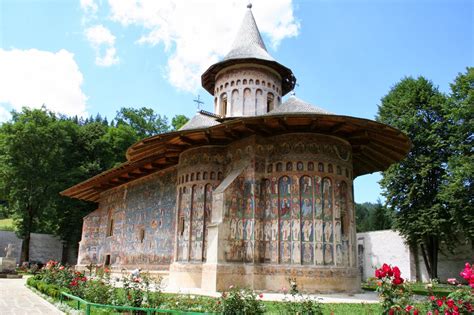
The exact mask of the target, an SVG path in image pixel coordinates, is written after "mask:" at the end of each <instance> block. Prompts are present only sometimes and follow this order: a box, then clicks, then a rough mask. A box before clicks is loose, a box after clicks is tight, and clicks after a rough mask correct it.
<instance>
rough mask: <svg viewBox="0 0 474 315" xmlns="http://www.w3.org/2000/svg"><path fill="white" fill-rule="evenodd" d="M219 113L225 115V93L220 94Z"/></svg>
mask: <svg viewBox="0 0 474 315" xmlns="http://www.w3.org/2000/svg"><path fill="white" fill-rule="evenodd" d="M221 115H222V116H226V115H227V94H226V93H223V94H222V95H221Z"/></svg>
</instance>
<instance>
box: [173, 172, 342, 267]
mask: <svg viewBox="0 0 474 315" xmlns="http://www.w3.org/2000/svg"><path fill="white" fill-rule="evenodd" d="M275 181H277V183H278V184H277V185H274V183H275ZM251 185H252V184H250V183H245V182H241V183H239V184H238V185H236V187H235V189H234V191H233V194H232V196H231V202H230V205H229V206H230V207H235V208H236V209H235V210H233V211H230V212H228V214H229V220H228V222H229V229H230V231H229V232H230V233H229V239H228V242H227V247H228V248H227V249H226V258H227V259H228V260H229V261H233V260H234V261H235V260H237V261H240V260H247V261H253V260H262V259H263V260H264V261H268V262H275V263H276V262H280V263H302V264H334V263H337V264H344V263H345V262H346V261H347V254H348V251H349V241H348V237H347V236H346V235H347V232H348V227H345V229H344V230H345V232H346V233H345V234H343V233H342V232H343V229H342V223H341V209H342V212H344V213H348V212H349V209H347V205H348V204H349V203H348V202H347V198H348V196H347V185H346V184H345V183H344V182H339V183H338V184H337V185H336V187H334V185H333V184H332V181H331V179H329V178H321V177H319V176H314V177H309V176H303V177H301V178H298V177H297V176H293V177H292V178H290V177H288V176H283V177H281V178H280V179H278V180H276V179H273V178H272V179H271V181H270V180H267V181H264V184H263V187H262V192H263V193H262V194H261V195H260V199H257V201H256V203H257V204H259V203H261V205H262V208H264V211H263V216H262V217H261V219H257V220H255V219H254V218H252V216H247V215H245V214H246V212H250V214H251V213H253V211H254V209H255V205H254V202H253V200H254V197H253V195H252V194H253V192H252V191H253V190H252V189H250V187H251ZM275 186H276V189H275ZM334 195H336V198H334ZM211 198H212V187H211V186H210V185H207V186H205V187H204V186H198V187H194V188H193V189H187V190H185V191H183V192H182V194H181V202H180V214H179V218H180V220H179V222H178V260H194V261H199V260H205V253H206V247H207V237H206V236H207V225H208V223H209V222H210V213H211V202H210V200H212V199H211ZM239 209H242V210H240V211H239ZM242 212H243V213H245V214H244V215H242ZM189 218H192V221H191V222H190V221H189ZM190 223H191V224H190Z"/></svg>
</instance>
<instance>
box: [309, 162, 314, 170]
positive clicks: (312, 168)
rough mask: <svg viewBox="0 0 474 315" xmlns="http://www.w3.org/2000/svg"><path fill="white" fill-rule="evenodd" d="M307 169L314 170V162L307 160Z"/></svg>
mask: <svg viewBox="0 0 474 315" xmlns="http://www.w3.org/2000/svg"><path fill="white" fill-rule="evenodd" d="M308 171H314V163H313V162H308Z"/></svg>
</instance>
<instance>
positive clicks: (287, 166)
mask: <svg viewBox="0 0 474 315" xmlns="http://www.w3.org/2000/svg"><path fill="white" fill-rule="evenodd" d="M286 170H287V171H292V170H293V163H291V162H287V163H286Z"/></svg>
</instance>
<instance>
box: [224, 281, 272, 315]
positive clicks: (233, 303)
mask: <svg viewBox="0 0 474 315" xmlns="http://www.w3.org/2000/svg"><path fill="white" fill-rule="evenodd" d="M262 297H263V295H262V294H260V295H259V296H257V295H256V294H255V292H253V291H252V290H250V289H240V288H234V287H233V286H231V287H230V290H229V292H224V293H222V296H221V299H220V303H219V304H220V305H221V311H222V313H223V314H246V315H253V314H263V313H265V305H264V304H263V302H262V300H261V298H262Z"/></svg>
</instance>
